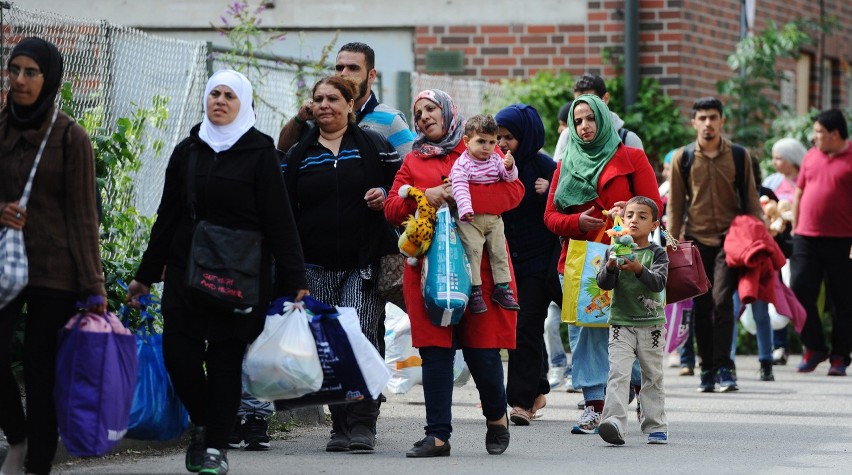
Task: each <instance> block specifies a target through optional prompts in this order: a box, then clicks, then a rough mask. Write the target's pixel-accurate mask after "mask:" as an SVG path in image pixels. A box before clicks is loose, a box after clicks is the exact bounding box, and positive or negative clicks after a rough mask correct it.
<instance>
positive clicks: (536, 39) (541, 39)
mask: <svg viewBox="0 0 852 475" xmlns="http://www.w3.org/2000/svg"><path fill="white" fill-rule="evenodd" d="M536 43H547V37H546V36H538V35H532V36H529V35H523V36H521V44H536Z"/></svg>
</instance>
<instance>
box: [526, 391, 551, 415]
mask: <svg viewBox="0 0 852 475" xmlns="http://www.w3.org/2000/svg"><path fill="white" fill-rule="evenodd" d="M545 406H547V398H546V397H544V394H539V395H538V396H537V397H536V398H535V401H533V407H532V409H530V419H539V418H541V416H542V415H543V414H542V413H541V412H540V411H541V410H542V409H544V407H545Z"/></svg>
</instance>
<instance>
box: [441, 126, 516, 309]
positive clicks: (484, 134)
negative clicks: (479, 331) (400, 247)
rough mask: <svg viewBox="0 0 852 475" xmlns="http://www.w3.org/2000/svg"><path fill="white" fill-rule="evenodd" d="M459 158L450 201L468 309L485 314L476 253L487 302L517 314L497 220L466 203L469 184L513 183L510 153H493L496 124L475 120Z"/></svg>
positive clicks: (466, 132) (468, 128)
mask: <svg viewBox="0 0 852 475" xmlns="http://www.w3.org/2000/svg"><path fill="white" fill-rule="evenodd" d="M463 140H464V144H465V146H466V147H467V150H465V152H464V153H462V154H461V156H460V157H459V158H458V159H457V160H456V162H455V163H454V164H453V169H452V171H451V172H450V182H451V184H452V187H453V199H455V202H456V206H457V208H458V218H457V225H458V226H457V227H458V234H459V237H460V238H461V241H462V244H464V249H465V253H466V254H467V258H468V260H469V261H470V273H471V283H472V284H473V288H472V290H471V295H470V302H469V303H468V307H469V308H470V312H471V313H485V312H486V311H488V307H487V306H486V305H485V299H484V298H483V296H482V278H481V275H480V266H481V263H482V248H483V246H485V247H486V249H487V250H488V258H489V262H490V263H491V274H492V277H493V278H494V284H495V285H494V292H492V294H491V300H492V301H493V302H494V303H496V304H497V305H500V306H501V307H503V308H505V309H508V310H519V309H520V307H519V306H518V302H517V300H515V297H514V296H513V295H512V289H510V288H509V283H510V282H511V281H512V274H511V272H510V270H509V253H508V251H507V249H506V236H505V234H504V233H503V220H502V218H501V217H500V216H499V215H493V214H485V213H477V212H476V210H474V209H473V207H472V204H471V200H470V186H469V185H470V183H478V184H487V183H496V182H498V181H501V180H502V181H514V180H517V179H518V167H516V166H515V159H514V158H513V157H512V154H511V152H507V153H506V156H505V157H501V156H500V154H498V153H497V152H496V150H495V147H496V145H497V122H496V121H495V120H494V118H493V117H491V116H490V115H475V116H473V117H471V118H470V119H468V120H467V122H466V123H465V126H464V137H463Z"/></svg>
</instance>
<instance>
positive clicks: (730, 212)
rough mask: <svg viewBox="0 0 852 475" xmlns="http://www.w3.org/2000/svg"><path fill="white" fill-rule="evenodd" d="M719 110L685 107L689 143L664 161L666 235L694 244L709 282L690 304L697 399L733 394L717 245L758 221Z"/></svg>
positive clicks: (729, 301) (707, 100)
mask: <svg viewBox="0 0 852 475" xmlns="http://www.w3.org/2000/svg"><path fill="white" fill-rule="evenodd" d="M724 124H725V117H724V114H723V107H722V102H721V101H720V100H719V99H716V98H715V97H703V98H701V99H698V100H697V101H695V103H694V104H693V105H692V127H693V128H694V129H695V131H696V132H697V138H696V140H695V142H693V143H691V144H689V145H686V146H684V147H681V148H679V149H678V150H677V151H675V153H674V156H673V157H672V172H671V175H672V176H671V188H670V190H669V202H668V213H667V216H668V223H669V224H668V228H669V232H671V234H672V236H674V237H676V238H679V239H681V240H684V239H685V240H689V241H694V242H695V244H696V246H697V247H698V250H699V251H700V252H701V260H702V263H703V264H704V269H705V271H706V272H707V276H708V277H709V278H710V282H711V284H712V285H713V287H712V289H711V291H710V292H708V293H706V294H704V295H701V296H699V297H696V298H695V300H694V314H693V315H694V319H695V338H696V340H697V341H698V354H699V356H700V357H701V384H700V386H699V387H698V390H699V391H701V392H713V391H715V389H716V383H718V384H719V390H720V391H721V392H728V391H736V390H737V389H738V388H737V378H736V370H735V368H734V362H733V360H731V358H730V351H731V342H732V340H733V333H732V332H731V328H733V325H734V307H733V294H734V291H735V290H736V289H737V283H738V281H739V273H738V271H737V269H732V268H729V267H728V266H727V264H726V263H725V251H724V249H723V244H724V241H725V235H726V234H727V232H728V228H729V227H730V225H731V221H733V219H734V217H736V216H737V215H739V214H750V215H753V216H755V217H757V218H759V219H761V220H762V219H763V213H762V211H761V208H760V202H759V201H758V196H757V191H756V190H755V182H754V176H753V172H752V167H751V157H749V155H748V152H747V151H746V150H745V149H744V148H742V147H740V146H739V145H736V144H732V143H731V142H730V141H729V140H727V139H725V138H723V137H722V127H723V126H724Z"/></svg>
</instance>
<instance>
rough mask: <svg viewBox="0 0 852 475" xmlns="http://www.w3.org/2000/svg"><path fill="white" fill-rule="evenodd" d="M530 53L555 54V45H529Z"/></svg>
mask: <svg viewBox="0 0 852 475" xmlns="http://www.w3.org/2000/svg"><path fill="white" fill-rule="evenodd" d="M529 53H530V54H556V46H530V47H529Z"/></svg>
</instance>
